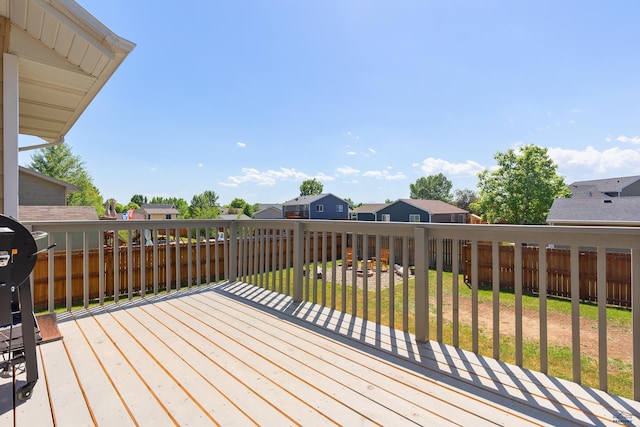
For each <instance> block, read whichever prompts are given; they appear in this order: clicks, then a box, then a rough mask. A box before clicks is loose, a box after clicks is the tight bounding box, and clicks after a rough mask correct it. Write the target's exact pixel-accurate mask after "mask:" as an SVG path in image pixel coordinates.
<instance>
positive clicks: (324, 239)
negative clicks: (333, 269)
mask: <svg viewBox="0 0 640 427" xmlns="http://www.w3.org/2000/svg"><path fill="white" fill-rule="evenodd" d="M321 251H322V267H321V270H320V271H322V277H321V278H320V279H321V280H320V282H321V283H322V306H323V307H326V306H327V232H326V231H323V232H322V248H321Z"/></svg>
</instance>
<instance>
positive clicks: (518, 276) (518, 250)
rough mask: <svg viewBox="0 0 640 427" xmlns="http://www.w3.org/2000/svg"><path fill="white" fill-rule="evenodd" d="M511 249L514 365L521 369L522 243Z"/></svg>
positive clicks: (516, 243) (517, 243)
mask: <svg viewBox="0 0 640 427" xmlns="http://www.w3.org/2000/svg"><path fill="white" fill-rule="evenodd" d="M513 249H514V251H513V256H514V260H513V269H514V270H515V271H514V273H515V274H514V276H515V279H514V286H515V289H514V294H515V314H516V318H515V321H516V341H515V342H516V365H518V366H520V367H522V363H523V361H522V345H523V340H522V243H521V242H515V245H514V248H513Z"/></svg>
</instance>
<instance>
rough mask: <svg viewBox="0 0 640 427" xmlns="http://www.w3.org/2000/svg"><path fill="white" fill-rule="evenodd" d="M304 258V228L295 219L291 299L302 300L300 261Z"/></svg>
mask: <svg viewBox="0 0 640 427" xmlns="http://www.w3.org/2000/svg"><path fill="white" fill-rule="evenodd" d="M303 259H304V229H303V227H302V222H301V221H296V225H295V230H294V232H293V301H294V302H302V282H303V277H302V263H303Z"/></svg>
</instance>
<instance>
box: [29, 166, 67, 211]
mask: <svg viewBox="0 0 640 427" xmlns="http://www.w3.org/2000/svg"><path fill="white" fill-rule="evenodd" d="M19 188H20V190H19V195H18V197H19V203H20V205H21V206H64V205H66V200H67V198H66V194H65V191H66V188H65V187H63V186H61V185H57V184H55V183H53V182H47V181H46V180H44V179H40V178H38V177H36V176H33V175H29V174H26V173H21V174H20V186H19Z"/></svg>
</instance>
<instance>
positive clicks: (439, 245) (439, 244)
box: [416, 238, 444, 342]
mask: <svg viewBox="0 0 640 427" xmlns="http://www.w3.org/2000/svg"><path fill="white" fill-rule="evenodd" d="M416 244H417V243H416ZM442 257H443V239H441V238H437V239H436V328H437V337H438V342H442V328H443V316H442V306H443V303H444V300H443V297H442V291H443V290H442V264H443V259H442ZM427 274H429V273H428V271H427Z"/></svg>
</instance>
